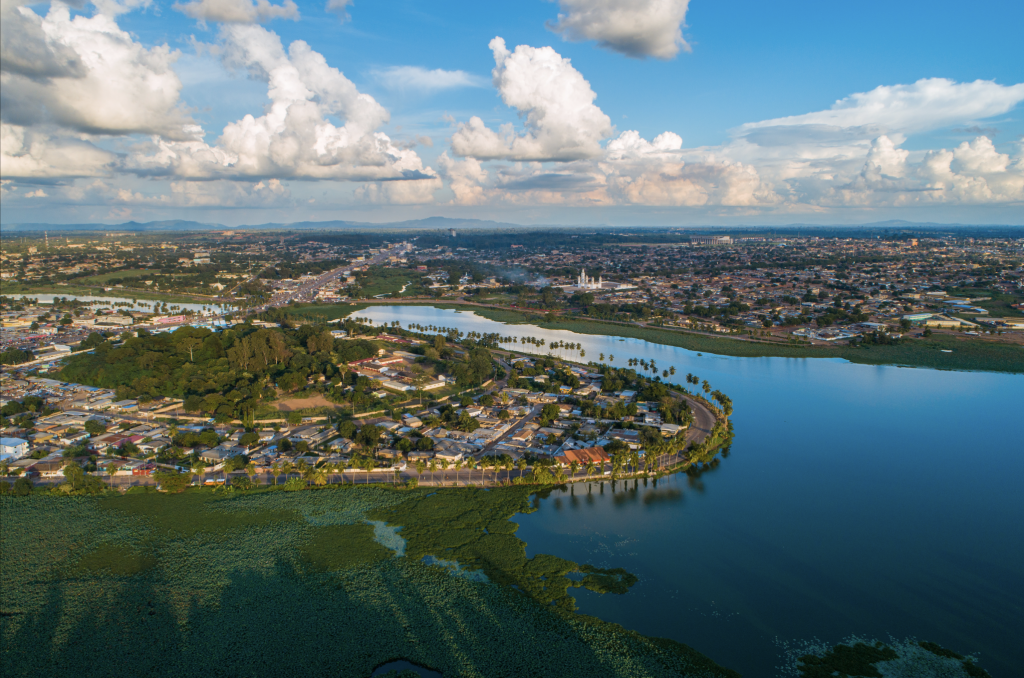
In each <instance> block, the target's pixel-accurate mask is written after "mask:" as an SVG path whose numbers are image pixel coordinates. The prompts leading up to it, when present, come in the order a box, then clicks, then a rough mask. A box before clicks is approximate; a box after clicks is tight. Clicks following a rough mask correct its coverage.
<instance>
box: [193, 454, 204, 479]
mask: <svg viewBox="0 0 1024 678" xmlns="http://www.w3.org/2000/svg"><path fill="white" fill-rule="evenodd" d="M192 470H193V471H194V472H195V474H196V475H198V476H199V484H200V485H202V484H203V474H204V473H206V462H205V461H203V460H202V459H198V460H196V462H195V463H194V464H192Z"/></svg>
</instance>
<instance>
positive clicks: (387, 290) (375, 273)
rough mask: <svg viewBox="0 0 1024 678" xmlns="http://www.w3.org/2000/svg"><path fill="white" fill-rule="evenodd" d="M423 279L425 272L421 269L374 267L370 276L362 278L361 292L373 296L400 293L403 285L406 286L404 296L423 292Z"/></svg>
mask: <svg viewBox="0 0 1024 678" xmlns="http://www.w3.org/2000/svg"><path fill="white" fill-rule="evenodd" d="M422 280H423V273H421V272H419V271H411V270H409V269H404V268H384V269H380V268H373V269H371V275H370V276H369V277H367V278H362V279H360V283H359V286H360V287H361V288H362V289H361V290H360V294H363V295H367V296H371V297H374V296H377V295H378V294H398V293H399V292H400V291H401V289H402V288H403V287H406V290H405V292H403V293H402V294H403V295H404V296H413V295H415V294H423V292H424V289H423V286H422V284H421V281H422Z"/></svg>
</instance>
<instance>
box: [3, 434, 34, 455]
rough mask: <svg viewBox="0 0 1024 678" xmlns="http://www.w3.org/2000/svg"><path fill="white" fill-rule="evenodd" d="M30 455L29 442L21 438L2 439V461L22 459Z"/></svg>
mask: <svg viewBox="0 0 1024 678" xmlns="http://www.w3.org/2000/svg"><path fill="white" fill-rule="evenodd" d="M26 454H28V441H27V440H22V439H21V438H0V460H5V459H21V458H22V457H24V456H25V455H26Z"/></svg>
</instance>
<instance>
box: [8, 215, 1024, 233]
mask: <svg viewBox="0 0 1024 678" xmlns="http://www.w3.org/2000/svg"><path fill="white" fill-rule="evenodd" d="M447 228H453V229H464V230H469V229H471V230H490V229H516V228H520V229H529V230H538V229H544V228H550V229H554V228H567V229H581V228H595V229H602V230H604V229H614V230H618V231H642V230H647V229H651V230H657V231H674V232H679V231H682V232H687V231H717V232H720V233H736V232H743V231H747V232H750V231H767V232H775V233H780V232H786V231H800V230H801V229H815V230H823V231H852V230H854V229H866V230H928V229H961V228H987V229H1007V228H1008V229H1020V228H1024V227H1021V226H996V225H986V226H972V225H970V224H936V223H920V222H912V221H902V220H899V219H895V220H890V221H877V222H873V223H867V224H831V225H829V224H787V225H785V226H758V225H749V226H644V225H642V224H640V225H636V226H614V227H613V226H609V225H606V224H590V225H572V226H568V225H559V224H513V223H509V222H504V221H491V220H487V219H458V218H450V217H427V218H425V219H410V220H407V221H393V222H386V223H373V222H369V221H342V220H330V221H295V222H290V223H284V222H282V223H276V222H271V223H265V224H253V225H247V226H225V225H224V224H215V223H203V222H200V221H187V220H183V219H172V220H167V221H148V222H138V221H127V222H124V223H121V224H99V223H86V224H40V223H29V224H3V229H4V232H7V233H11V232H38V231H48V232H52V233H59V232H62V231H129V232H136V233H145V232H161V231H234V230H240V231H252V230H273V231H287V230H310V231H312V230H323V231H334V230H354V231H360V230H370V229H372V230H396V231H398V230H417V229H422V230H428V229H433V230H437V229H447Z"/></svg>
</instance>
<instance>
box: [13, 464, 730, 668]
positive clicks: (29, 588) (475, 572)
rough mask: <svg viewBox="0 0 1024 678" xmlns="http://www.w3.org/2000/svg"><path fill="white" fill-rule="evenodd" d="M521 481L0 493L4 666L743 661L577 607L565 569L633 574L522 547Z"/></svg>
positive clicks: (595, 578)
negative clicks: (487, 486) (492, 486)
mask: <svg viewBox="0 0 1024 678" xmlns="http://www.w3.org/2000/svg"><path fill="white" fill-rule="evenodd" d="M299 487H301V482H300V483H299ZM531 494H532V491H531V490H527V489H525V488H508V489H502V490H489V491H484V490H472V489H470V490H443V489H442V490H435V489H430V490H427V489H421V490H403V489H389V488H383V487H379V486H377V487H352V486H346V487H343V488H342V487H338V488H337V489H323V490H307V491H302V490H299V491H292V492H289V491H285V490H283V489H272V490H264V491H257V492H252V493H240V492H234V493H225V492H224V491H223V490H221V491H219V492H216V493H214V492H211V491H210V490H206V489H203V490H189V491H186V492H185V493H183V494H178V495H163V494H158V493H155V492H148V493H147V492H141V493H138V494H136V493H135V492H134V491H133V493H131V494H128V495H126V496H109V495H108V496H104V497H57V496H53V495H51V494H46V495H41V494H39V493H37V494H36V495H33V496H29V497H23V498H10V497H3V498H0V510H2V511H3V514H4V522H5V529H4V530H3V531H2V533H0V576H2V577H3V580H4V582H5V586H4V587H3V588H2V590H0V612H2V614H3V623H2V625H0V652H2V654H3V657H4V674H5V675H7V676H19V677H20V676H38V675H46V676H76V677H79V676H113V677H120V676H131V677H135V676H150V675H161V676H163V675H166V676H197V677H198V676H209V675H225V676H226V675H239V676H242V675H245V676H252V675H274V676H309V675H321V674H322V673H323V672H324V667H327V666H330V667H332V668H331V675H336V676H368V675H370V673H371V672H372V671H373V670H374V668H375V667H377V666H380V665H382V664H384V663H386V662H390V661H394V660H397V659H405V660H408V661H411V662H414V663H416V664H418V665H420V666H424V667H428V668H430V669H433V670H435V671H440V672H442V673H443V675H446V676H496V675H502V676H527V675H529V676H559V677H563V676H567V677H572V676H623V677H625V676H651V677H654V676H679V675H686V676H708V677H711V676H730V677H731V676H737V674H735V673H734V672H732V671H729V670H727V669H723V668H721V667H719V666H717V665H716V664H714V663H713V662H712V661H711V660H709V659H708V658H706V657H704V656H703V655H701V654H699V653H698V652H696V651H695V650H693V649H691V648H689V647H687V646H685V645H682V644H680V643H677V642H675V641H671V640H665V639H658V638H649V637H645V636H641V635H639V634H637V633H634V632H631V631H628V630H626V629H623V628H622V627H620V626H617V625H614V624H608V623H605V622H602V621H600V620H598V619H595V618H593V617H587V616H583V615H579V614H576V613H575V612H573V610H572V608H573V602H572V598H571V597H569V596H568V595H566V591H567V589H568V588H569V587H576V586H583V587H586V588H589V589H592V590H594V591H598V592H608V593H607V595H614V594H615V593H624V592H625V591H627V590H628V588H629V586H630V585H631V584H632V582H633V581H635V579H633V578H632V575H629V573H626V572H624V571H620V570H601V569H599V568H593V567H589V566H587V565H579V564H577V563H573V562H571V561H567V560H563V559H561V558H556V557H553V556H546V555H543V554H539V555H536V556H534V557H533V558H527V557H526V552H525V544H524V543H523V542H522V541H521V540H519V539H517V538H516V536H515V531H516V528H517V527H518V526H517V525H516V524H515V523H514V522H511V521H510V520H509V518H511V517H512V516H513V515H514V514H515V513H517V512H528V511H530V510H532V509H531V507H530V501H529V497H530V495H531ZM367 520H374V521H376V522H375V523H373V524H372V525H371V524H370V523H368V522H367ZM385 521H386V524H385ZM397 526H401V528H402V529H401V531H399V532H396V531H395V529H394V528H395V527H397ZM428 556H432V557H434V558H438V559H440V560H442V561H445V562H444V563H442V564H439V565H430V564H427V561H429V558H427V560H425V558H426V557H428ZM455 560H458V565H459V566H458V567H457V568H456V566H455V565H454V564H450V563H451V561H455ZM571 573H578V575H577V576H575V577H568V576H566V575H568V574H571ZM627 595H628V594H627ZM285 639H287V640H286V642H285Z"/></svg>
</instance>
